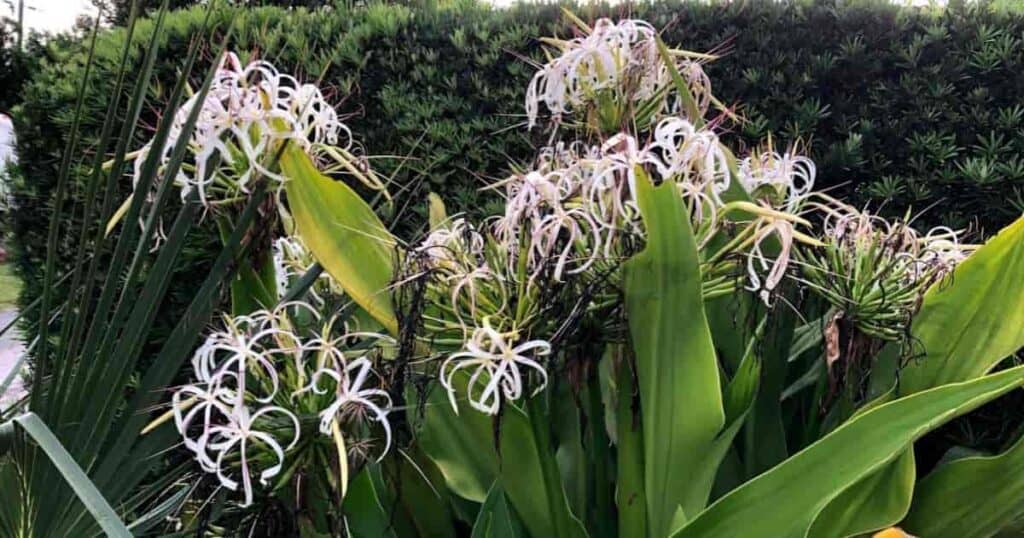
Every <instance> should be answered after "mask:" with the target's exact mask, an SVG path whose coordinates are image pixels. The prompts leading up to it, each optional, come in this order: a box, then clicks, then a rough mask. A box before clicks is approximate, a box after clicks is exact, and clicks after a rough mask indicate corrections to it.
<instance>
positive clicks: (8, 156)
mask: <svg viewBox="0 0 1024 538" xmlns="http://www.w3.org/2000/svg"><path fill="white" fill-rule="evenodd" d="M15 140H16V139H15V137H14V122H12V121H11V118H10V117H9V116H8V115H7V114H0V213H4V212H6V211H7V209H8V201H9V198H8V196H9V195H10V189H9V188H8V185H7V182H8V181H9V178H8V177H7V170H8V168H10V166H11V165H13V164H15V163H16V162H17V159H18V157H17V155H15V153H14V145H15ZM2 251H3V250H2V247H0V258H2Z"/></svg>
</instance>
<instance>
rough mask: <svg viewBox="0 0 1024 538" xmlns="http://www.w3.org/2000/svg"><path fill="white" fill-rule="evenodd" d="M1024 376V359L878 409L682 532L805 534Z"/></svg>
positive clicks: (693, 537) (686, 535) (786, 537)
mask: <svg viewBox="0 0 1024 538" xmlns="http://www.w3.org/2000/svg"><path fill="white" fill-rule="evenodd" d="M1022 381H1024V366H1022V367H1017V368H1012V369H1009V370H1005V371H1002V372H999V373H997V374H992V375H989V376H986V377H983V378H980V379H977V380H974V381H968V382H964V383H954V384H950V385H944V386H941V387H938V388H934V389H930V390H926V391H923V392H921V393H919V394H915V395H912V396H908V397H905V398H901V399H899V400H896V401H893V402H890V403H887V404H884V405H881V406H879V407H877V408H875V409H872V410H871V411H868V412H866V413H864V414H861V415H859V416H857V417H855V418H853V419H852V420H850V421H848V422H846V423H845V424H843V425H842V426H840V427H839V428H837V429H836V430H835V431H833V432H832V433H830V434H828V435H826V436H825V437H823V438H822V439H820V440H819V441H818V442H816V443H814V444H813V445H811V446H809V447H808V448H806V449H804V450H803V451H801V452H800V453H798V454H796V455H794V456H793V457H791V458H789V459H787V460H786V461H784V462H783V463H781V464H779V465H778V466H776V467H775V468H773V469H771V470H770V471H768V472H766V473H764V474H762V475H760V476H758V477H757V478H755V479H753V480H751V481H750V482H747V483H746V484H744V485H743V486H741V487H739V488H738V489H736V490H734V491H732V492H731V493H729V494H727V495H726V496H724V497H722V498H721V499H719V500H718V501H716V502H715V503H714V504H712V505H711V507H709V508H708V509H707V510H705V511H704V512H703V513H701V514H700V515H698V516H697V517H696V518H695V519H694V520H693V521H692V522H690V523H689V524H688V525H686V526H685V527H684V528H683V529H682V530H681V531H680V532H678V533H676V534H675V536H676V537H677V538H698V537H700V538H704V537H708V536H744V537H745V538H759V537H764V538H802V537H804V536H805V535H806V533H807V531H808V530H809V528H810V526H811V524H812V522H813V521H814V519H815V518H816V517H817V515H818V514H819V513H820V512H821V511H822V510H823V509H824V508H825V507H826V506H827V505H828V503H829V502H831V501H832V499H835V498H836V497H837V496H839V494H840V493H842V492H843V491H845V490H846V489H847V488H849V487H850V486H852V485H853V484H855V483H857V482H858V481H859V480H862V479H863V478H864V477H866V476H868V475H870V474H871V473H873V472H875V471H876V470H878V469H880V468H881V467H883V466H884V465H885V464H887V463H888V462H890V461H893V460H894V459H895V458H897V457H898V456H899V455H900V454H901V453H902V452H903V451H904V450H905V449H906V447H907V446H909V445H910V444H911V443H912V442H913V441H914V440H916V439H918V438H919V437H921V436H922V435H924V434H925V433H927V432H928V431H930V430H932V429H934V428H936V427H938V426H939V425H941V424H943V423H944V422H946V421H948V420H950V419H952V418H954V417H956V416H959V415H962V414H964V413H967V412H969V411H971V410H973V409H975V408H977V407H978V406H980V405H982V404H984V403H985V402H988V401H991V400H993V399H995V398H997V397H999V396H1001V395H1003V394H1005V393H1007V392H1009V391H1011V390H1013V389H1015V388H1017V387H1019V386H1020V385H1021V383H1022Z"/></svg>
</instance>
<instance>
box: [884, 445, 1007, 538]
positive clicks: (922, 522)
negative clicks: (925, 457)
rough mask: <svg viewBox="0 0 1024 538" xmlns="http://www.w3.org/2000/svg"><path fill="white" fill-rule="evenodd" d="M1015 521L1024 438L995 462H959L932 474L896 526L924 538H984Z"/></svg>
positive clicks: (981, 459) (989, 459) (993, 459)
mask: <svg viewBox="0 0 1024 538" xmlns="http://www.w3.org/2000/svg"><path fill="white" fill-rule="evenodd" d="M1021 517H1024V438H1022V439H1021V440H1018V441H1017V442H1016V443H1015V444H1014V445H1013V447H1011V448H1010V449H1009V450H1007V451H1006V452H1004V453H1002V454H999V455H998V456H993V457H972V458H964V459H960V460H956V461H953V462H951V463H948V464H946V465H943V466H941V467H939V468H938V469H936V470H934V471H932V473H931V474H929V475H928V476H926V477H925V478H924V479H922V480H921V482H920V483H919V484H918V486H917V489H916V490H915V491H914V503H913V505H912V506H911V509H910V514H909V515H907V519H906V520H905V521H904V522H903V524H902V525H901V526H902V527H903V528H904V529H906V530H907V532H910V533H912V534H915V535H918V536H922V537H925V536H927V537H928V538H984V537H987V536H992V535H994V534H996V533H998V532H999V531H1001V530H1003V529H1005V528H1007V527H1009V526H1010V525H1012V524H1013V523H1014V522H1015V521H1017V520H1019V519H1021ZM1015 536H1019V534H1017V535H1015Z"/></svg>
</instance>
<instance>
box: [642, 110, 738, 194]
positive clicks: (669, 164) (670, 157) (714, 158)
mask: <svg viewBox="0 0 1024 538" xmlns="http://www.w3.org/2000/svg"><path fill="white" fill-rule="evenodd" d="M645 151H646V153H648V154H649V155H657V157H656V158H655V157H648V158H647V162H650V163H651V164H653V165H654V166H655V168H656V169H657V171H658V174H659V175H660V176H661V179H662V180H664V181H672V182H674V183H676V184H678V185H680V186H681V187H683V188H682V189H681V190H682V191H683V193H684V195H686V194H687V193H690V194H691V195H692V196H695V197H698V199H697V200H696V201H698V202H700V203H699V204H698V206H700V205H704V204H705V203H713V204H715V205H718V206H720V205H722V199H721V194H722V193H724V192H725V191H726V190H728V188H729V185H730V184H731V182H732V178H731V174H730V173H729V160H728V157H727V156H726V154H725V150H724V149H723V148H722V144H721V143H720V142H719V140H718V135H716V134H715V133H714V132H713V131H711V130H708V129H698V128H696V127H695V126H694V125H693V124H692V123H691V122H690V121H689V120H686V119H683V118H677V117H669V118H665V119H663V120H661V121H660V122H659V123H658V126H657V127H656V128H655V129H654V140H653V141H652V142H651V143H650V145H648V147H647V148H646V150H645Z"/></svg>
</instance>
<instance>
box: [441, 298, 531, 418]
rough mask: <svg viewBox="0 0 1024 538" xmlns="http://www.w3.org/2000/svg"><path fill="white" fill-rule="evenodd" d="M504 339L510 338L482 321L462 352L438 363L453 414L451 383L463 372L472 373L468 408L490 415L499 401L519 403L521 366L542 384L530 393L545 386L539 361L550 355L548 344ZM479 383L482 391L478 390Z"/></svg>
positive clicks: (453, 395) (454, 392) (495, 412)
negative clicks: (517, 342) (513, 343)
mask: <svg viewBox="0 0 1024 538" xmlns="http://www.w3.org/2000/svg"><path fill="white" fill-rule="evenodd" d="M507 336H510V335H506V334H502V333H500V332H498V331H497V330H495V329H494V328H493V327H492V326H491V324H490V320H489V319H488V318H484V320H483V326H482V327H477V328H476V329H475V330H474V331H473V335H472V336H471V337H470V339H469V341H467V342H466V344H465V348H464V349H465V350H464V351H460V352H458V353H453V354H452V355H450V356H449V357H448V358H447V359H445V361H444V362H443V363H442V364H441V372H440V381H441V385H442V386H443V387H444V388H445V390H447V391H448V399H449V401H450V402H451V404H452V407H453V408H454V409H455V412H456V413H457V412H458V409H459V408H458V404H457V403H456V398H455V394H456V389H455V385H454V383H453V381H454V377H455V374H456V373H458V372H459V371H460V370H463V369H472V370H473V373H472V374H470V376H469V383H468V384H467V386H466V397H467V399H468V401H469V405H470V406H471V407H473V408H474V409H476V410H478V411H481V412H483V413H487V414H489V415H495V414H497V413H498V409H499V408H500V405H501V400H502V398H504V399H506V400H518V399H519V398H520V397H522V394H523V376H524V373H523V372H522V371H520V367H521V366H522V367H526V368H528V369H531V370H534V371H536V372H537V373H538V374H540V377H541V382H540V384H539V385H538V386H537V388H536V389H534V392H533V394H536V393H537V392H538V391H540V390H542V389H543V388H544V387H545V386H546V385H547V381H548V374H547V370H545V369H544V367H543V366H541V364H540V363H539V362H538V359H539V358H540V357H545V356H547V355H550V354H551V344H550V343H548V342H547V341H545V340H530V341H527V342H523V343H522V344H518V345H512V343H510V342H509V341H508V339H507ZM480 384H483V388H482V389H481V390H479V391H477V390H476V389H477V387H478V386H479V385H480Z"/></svg>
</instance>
